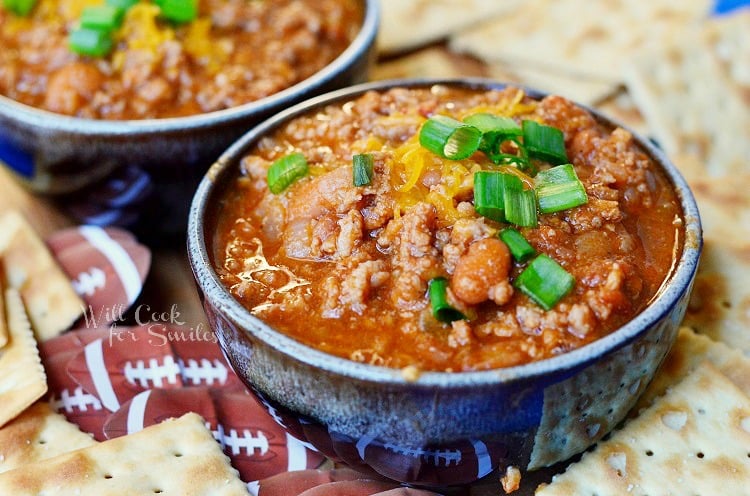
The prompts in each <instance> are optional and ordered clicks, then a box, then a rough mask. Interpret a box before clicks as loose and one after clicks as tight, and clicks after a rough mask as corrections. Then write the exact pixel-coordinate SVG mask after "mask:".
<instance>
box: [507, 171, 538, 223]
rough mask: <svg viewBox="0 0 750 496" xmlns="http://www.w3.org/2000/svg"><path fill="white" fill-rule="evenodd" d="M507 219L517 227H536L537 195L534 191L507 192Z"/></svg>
mask: <svg viewBox="0 0 750 496" xmlns="http://www.w3.org/2000/svg"><path fill="white" fill-rule="evenodd" d="M512 177H516V176H512ZM519 182H520V179H519ZM505 219H506V220H507V221H508V222H510V223H511V224H515V225H517V226H523V227H536V225H537V218H536V194H535V193H534V192H533V191H532V190H520V191H518V190H512V191H508V192H506V193H505Z"/></svg>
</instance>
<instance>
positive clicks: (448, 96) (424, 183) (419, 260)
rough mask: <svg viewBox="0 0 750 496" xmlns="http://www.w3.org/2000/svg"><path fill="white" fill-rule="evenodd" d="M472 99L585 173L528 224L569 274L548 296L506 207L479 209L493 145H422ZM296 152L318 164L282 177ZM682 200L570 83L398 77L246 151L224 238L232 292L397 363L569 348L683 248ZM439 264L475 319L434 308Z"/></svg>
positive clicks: (641, 296) (657, 278)
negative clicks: (365, 158)
mask: <svg viewBox="0 0 750 496" xmlns="http://www.w3.org/2000/svg"><path fill="white" fill-rule="evenodd" d="M477 112H490V113H494V114H496V115H504V116H511V117H513V118H514V119H516V120H519V121H520V120H521V119H532V120H537V121H539V122H542V123H544V124H547V125H551V126H554V127H557V128H558V129H560V130H561V131H562V132H563V134H564V138H565V144H566V149H567V153H568V157H569V159H570V161H571V162H572V163H573V165H574V167H575V171H576V172H577V175H578V177H579V178H580V180H581V182H582V183H583V185H584V186H585V189H586V192H587V195H588V203H587V204H585V205H582V206H579V207H576V208H572V209H569V210H565V211H562V212H558V213H554V214H545V215H540V216H539V225H538V227H535V228H521V229H519V230H520V232H521V233H522V234H523V235H524V236H525V237H526V238H527V239H528V241H529V242H530V243H531V245H532V246H533V247H534V248H535V249H536V250H537V251H538V252H541V253H545V254H547V255H548V256H549V257H551V258H553V259H554V260H555V261H557V262H558V263H559V264H560V265H562V267H564V268H565V270H567V271H568V272H569V273H570V274H572V275H573V276H574V277H575V281H576V282H575V286H574V288H573V290H572V291H571V292H570V293H569V294H568V295H567V296H565V297H564V298H563V299H562V300H561V301H560V302H559V303H558V304H557V305H556V306H555V307H554V308H552V309H551V310H549V311H544V310H543V309H542V308H540V307H539V306H538V305H536V304H535V303H534V302H532V301H531V300H530V299H529V298H528V297H527V296H525V295H524V294H522V293H521V292H520V291H519V290H518V289H516V288H514V287H513V285H512V284H511V283H510V282H511V281H512V280H513V279H514V278H515V277H516V276H517V275H518V274H519V273H520V272H521V270H522V269H523V267H524V266H525V264H519V263H516V262H514V261H513V260H511V258H510V255H509V254H508V250H507V249H506V248H505V245H504V244H503V243H502V242H501V241H500V240H499V239H498V238H497V236H496V235H497V233H498V231H499V230H500V229H501V228H502V227H504V224H500V223H498V222H495V221H492V220H489V219H486V218H483V217H481V216H479V215H478V214H477V213H476V212H475V209H474V206H473V203H472V202H473V173H474V172H475V171H477V170H482V169H486V170H490V169H493V168H497V167H496V166H495V165H493V164H492V163H490V162H489V160H488V159H487V157H486V156H484V155H483V154H482V153H475V154H474V155H473V156H472V157H470V158H468V159H465V160H460V161H451V160H447V159H443V158H440V157H438V156H437V155H435V154H433V153H431V152H429V151H427V150H425V149H424V148H422V147H421V146H420V145H419V141H418V138H417V135H418V133H419V129H420V126H421V124H422V123H423V122H424V121H425V118H427V117H429V116H430V115H433V114H436V113H437V114H444V115H448V116H452V117H454V118H456V119H459V120H460V119H462V118H464V117H466V116H467V115H470V114H473V113H477ZM295 151H296V152H301V153H303V154H304V155H305V156H306V157H307V160H308V162H309V164H310V173H309V175H308V176H306V177H304V178H302V179H300V180H298V181H297V182H296V183H294V184H292V185H291V186H290V187H289V188H288V189H287V190H286V191H284V192H283V193H281V194H277V195H275V194H271V193H270V192H269V191H268V189H267V184H266V174H267V170H268V168H269V165H270V164H271V163H272V162H273V161H274V160H276V159H278V158H279V157H282V156H284V155H286V154H289V153H291V152H295ZM365 152H367V153H371V154H372V155H373V157H374V174H373V179H372V182H371V183H370V184H369V185H366V186H361V187H355V186H354V185H353V182H352V165H351V164H352V155H353V154H357V153H365ZM541 166H542V167H545V165H544V164H542V165H541ZM506 167H507V166H506ZM546 167H549V165H547V166H546ZM681 216H682V212H681V209H680V206H679V203H678V201H677V199H676V195H675V192H674V191H673V188H672V186H671V183H669V182H668V180H667V179H666V178H665V177H664V175H663V174H662V172H660V170H658V169H657V168H656V167H655V165H654V163H653V162H652V160H651V159H650V158H649V157H648V156H647V155H646V153H644V151H643V150H642V149H640V148H639V147H638V146H637V144H636V143H635V142H634V140H633V137H632V136H631V134H630V133H629V132H627V131H626V130H623V129H619V128H618V129H609V128H607V127H605V126H603V125H602V124H600V123H599V122H598V121H596V120H595V119H594V117H592V115H591V114H590V113H589V112H588V111H586V110H585V109H583V108H581V107H578V106H576V105H575V104H573V103H571V102H570V101H568V100H565V99H564V98H561V97H558V96H549V97H546V98H544V99H542V100H534V99H532V98H529V97H528V96H526V95H524V93H523V92H522V91H521V90H518V89H514V88H508V89H505V90H502V91H473V90H465V89H453V88H450V87H444V86H435V87H432V88H429V89H393V90H390V91H385V92H374V91H373V92H368V93H366V94H364V95H363V96H361V97H359V98H357V99H355V100H352V101H350V102H347V103H345V104H343V105H334V106H329V107H326V108H323V109H321V110H319V111H316V112H313V113H311V114H310V115H306V116H302V117H299V118H296V119H294V120H292V121H290V122H289V123H287V124H286V125H284V126H283V127H281V128H280V129H279V130H278V131H276V132H275V133H274V134H273V135H271V136H268V137H266V138H264V139H262V140H261V141H260V142H259V143H258V144H257V146H256V147H255V148H254V149H253V150H252V151H251V153H250V154H248V155H247V156H246V157H245V158H244V159H243V160H242V162H241V174H240V177H239V178H238V179H237V180H236V182H235V183H234V184H233V187H232V188H231V190H230V191H229V192H228V194H227V197H226V200H225V202H224V204H223V206H222V208H221V213H220V219H219V222H218V225H217V231H216V235H215V237H214V239H213V244H214V245H213V250H214V257H215V260H216V265H217V269H218V271H219V274H220V277H221V278H222V280H223V282H224V284H225V285H226V286H227V287H228V288H229V290H230V291H231V293H232V294H233V295H234V296H235V297H236V298H237V299H238V300H239V301H240V302H242V303H243V304H244V305H245V306H246V307H247V308H248V309H250V311H251V312H252V313H253V314H255V315H256V316H257V317H259V318H261V319H262V320H264V321H266V322H268V323H269V324H271V325H272V326H273V327H274V328H276V329H278V330H280V331H281V332H284V333H286V334H288V335H290V336H292V337H294V338H295V339H297V340H299V341H301V342H303V343H306V344H308V345H310V346H313V347H315V348H318V349H320V350H324V351H326V352H329V353H332V354H335V355H338V356H341V357H346V358H349V359H352V360H356V361H361V362H366V363H371V364H377V365H384V366H389V367H405V366H416V367H418V368H419V369H422V370H439V371H466V370H480V369H491V368H498V367H507V366H513V365H519V364H524V363H528V362H531V361H535V360H540V359H544V358H548V357H551V356H554V355H557V354H560V353H564V352H566V351H569V350H572V349H574V348H578V347H580V346H583V345H585V344H586V343H590V342H591V341H593V340H595V339H597V338H599V337H601V336H604V335H606V334H608V333H610V332H612V331H613V330H615V329H617V328H618V327H620V326H621V325H623V324H624V323H626V322H627V321H628V320H630V319H632V318H633V316H634V315H635V314H637V313H638V312H640V311H641V310H643V308H644V307H645V306H646V305H647V304H648V303H649V301H650V300H651V299H652V298H653V297H654V295H655V294H656V293H657V291H658V289H659V287H660V286H661V285H662V283H663V281H664V280H665V278H666V277H667V276H668V274H669V272H670V270H671V267H672V263H673V260H675V257H676V256H678V255H679V252H680V250H681V244H682V241H683V235H682V232H681V225H682V224H681V222H682V217H681ZM438 276H442V277H446V278H447V279H448V280H449V281H450V288H451V290H450V294H449V296H450V298H451V300H452V301H453V302H454V304H455V305H456V306H457V307H458V308H459V309H460V310H462V311H463V312H464V314H465V315H467V316H469V318H468V319H467V320H456V321H454V322H452V323H442V322H438V321H437V320H435V318H434V317H433V315H432V314H431V311H430V302H429V299H428V297H427V289H428V282H429V281H430V280H431V279H432V278H435V277H438Z"/></svg>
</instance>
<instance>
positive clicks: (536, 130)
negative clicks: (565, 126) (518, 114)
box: [521, 120, 568, 165]
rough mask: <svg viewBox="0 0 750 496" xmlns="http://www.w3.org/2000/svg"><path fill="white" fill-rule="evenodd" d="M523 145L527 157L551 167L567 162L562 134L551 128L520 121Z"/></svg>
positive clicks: (533, 122)
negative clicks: (545, 162) (541, 161)
mask: <svg viewBox="0 0 750 496" xmlns="http://www.w3.org/2000/svg"><path fill="white" fill-rule="evenodd" d="M521 128H522V130H523V143H524V147H525V148H526V150H527V152H528V153H529V156H531V157H534V158H538V159H541V160H544V161H547V162H549V163H551V164H553V165H558V164H564V163H565V162H567V161H568V153H567V152H566V151H565V137H564V135H563V132H562V131H560V130H559V129H557V128H556V127H552V126H545V125H544V124H539V123H538V122H535V121H528V120H525V121H522V122H521Z"/></svg>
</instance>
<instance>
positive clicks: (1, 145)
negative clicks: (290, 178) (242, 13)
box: [0, 0, 379, 238]
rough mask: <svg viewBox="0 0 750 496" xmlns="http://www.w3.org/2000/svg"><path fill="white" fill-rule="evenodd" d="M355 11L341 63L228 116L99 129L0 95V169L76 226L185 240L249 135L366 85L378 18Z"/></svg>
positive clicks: (101, 124)
mask: <svg viewBox="0 0 750 496" xmlns="http://www.w3.org/2000/svg"><path fill="white" fill-rule="evenodd" d="M362 4H363V6H364V12H365V17H364V21H363V24H362V29H361V30H360V32H359V34H358V35H357V37H356V38H355V39H354V41H353V42H352V43H351V45H350V46H349V47H348V48H347V49H346V50H345V51H344V52H343V53H342V54H341V55H339V57H338V58H336V59H335V60H334V61H332V62H331V63H330V64H328V65H327V66H326V67H324V68H323V69H321V70H320V71H319V72H317V73H316V74H314V75H313V76H311V77H309V78H307V79H305V80H304V81H301V82H299V83H297V84H295V85H294V86H291V87H289V88H287V89H285V90H283V91H280V92H278V93H275V94H273V95H271V96H268V97H266V98H263V99H261V100H257V101H254V102H250V103H247V104H244V105H240V106H237V107H233V108H230V109H226V110H221V111H216V112H209V113H206V114H199V115H194V116H188V117H178V118H169V119H144V120H132V121H102V120H94V119H82V118H76V117H69V116H65V115H60V114H55V113H52V112H48V111H46V110H41V109H37V108H33V107H30V106H28V105H24V104H21V103H19V102H16V101H14V100H12V99H10V98H7V97H5V96H2V95H0V163H5V165H6V166H7V167H8V168H9V169H10V170H12V171H13V172H14V175H15V176H16V177H17V178H18V179H19V180H20V181H21V182H22V184H24V185H25V186H27V187H28V188H29V189H31V190H32V191H34V192H36V193H41V194H49V195H55V196H56V197H57V198H58V199H59V200H60V202H59V203H60V204H61V206H62V207H64V208H66V209H67V210H68V211H69V212H70V213H71V214H72V215H73V216H74V217H75V218H77V219H78V220H79V221H81V222H86V223H92V224H100V225H109V224H116V225H125V226H133V225H136V224H138V225H139V227H141V228H143V227H146V228H148V227H149V226H153V228H155V232H154V233H152V234H154V235H155V236H161V235H163V234H165V233H167V232H170V233H176V234H180V235H182V234H184V231H185V222H186V219H187V211H188V207H189V204H190V198H191V197H192V194H193V192H194V191H195V187H196V186H197V184H198V182H199V181H200V178H201V177H203V175H204V174H205V172H206V170H207V168H208V166H209V165H210V164H211V163H213V162H214V160H216V158H217V157H218V156H219V155H220V154H221V152H223V151H224V150H225V149H226V148H227V147H228V146H229V145H231V144H232V143H233V142H234V141H235V140H236V139H237V138H239V137H240V136H241V135H242V134H244V133H245V132H247V130H248V129H250V127H252V126H253V125H255V124H258V123H259V122H261V121H262V120H263V119H265V118H267V117H269V116H270V115H273V114H274V113H276V112H279V111H281V110H283V109H285V108H287V107H289V106H291V105H293V104H295V103H298V102H301V101H303V100H306V99H308V98H310V97H313V96H315V95H319V94H321V93H324V92H326V91H331V90H334V89H336V88H342V87H345V86H348V85H351V84H355V83H360V82H363V81H365V80H366V79H367V75H368V71H369V67H370V66H371V65H372V63H373V61H374V57H375V37H376V35H377V31H378V24H379V8H378V0H362ZM142 219H143V220H144V221H145V222H143V223H140V222H139V221H140V220H142ZM145 234H149V233H148V232H146V233H145ZM150 237H151V238H153V237H154V236H150Z"/></svg>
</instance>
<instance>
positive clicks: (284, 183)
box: [266, 153, 309, 195]
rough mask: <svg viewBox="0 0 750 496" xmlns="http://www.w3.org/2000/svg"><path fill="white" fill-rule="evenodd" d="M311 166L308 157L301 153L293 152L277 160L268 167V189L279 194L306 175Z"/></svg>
mask: <svg viewBox="0 0 750 496" xmlns="http://www.w3.org/2000/svg"><path fill="white" fill-rule="evenodd" d="M308 170H309V167H308V166H307V159H306V158H305V156H304V155H302V154H301V153H292V154H290V155H285V156H283V157H281V158H280V159H278V160H276V161H275V162H274V163H272V164H271V167H269V168H268V175H267V178H266V179H267V181H268V189H269V190H271V193H273V194H275V195H277V194H279V193H281V192H282V191H284V190H285V189H287V188H288V187H289V186H291V184H292V183H293V182H295V181H296V180H298V179H300V178H302V177H305V176H306V175H307V172H308Z"/></svg>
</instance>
